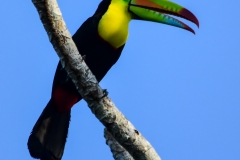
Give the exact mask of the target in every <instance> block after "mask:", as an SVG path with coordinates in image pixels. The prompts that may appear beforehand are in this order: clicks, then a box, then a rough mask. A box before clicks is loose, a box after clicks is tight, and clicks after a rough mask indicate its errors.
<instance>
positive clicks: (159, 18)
mask: <svg viewBox="0 0 240 160" xmlns="http://www.w3.org/2000/svg"><path fill="white" fill-rule="evenodd" d="M128 10H129V12H131V13H133V19H141V20H147V21H153V22H158V23H164V24H168V25H171V26H175V27H179V28H183V29H186V30H188V31H190V32H192V33H194V34H195V32H194V30H193V29H192V28H190V27H189V26H188V25H186V24H184V23H183V22H181V21H179V20H177V19H176V18H173V17H170V16H169V15H174V16H178V17H181V18H184V19H187V20H189V21H191V22H193V23H195V24H196V25H197V26H198V27H199V22H198V19H197V18H196V16H195V15H194V14H192V12H190V11H189V10H187V9H186V8H184V7H182V6H180V5H178V4H176V3H173V2H171V1H168V0H130V1H129V6H128Z"/></svg>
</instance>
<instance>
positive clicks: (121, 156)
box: [104, 128, 134, 160]
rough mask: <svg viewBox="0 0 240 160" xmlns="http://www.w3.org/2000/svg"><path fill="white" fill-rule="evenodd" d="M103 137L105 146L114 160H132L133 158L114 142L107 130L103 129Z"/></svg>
mask: <svg viewBox="0 0 240 160" xmlns="http://www.w3.org/2000/svg"><path fill="white" fill-rule="evenodd" d="M104 137H105V139H106V144H107V145H108V146H109V148H110V149H111V152H112V154H113V158H114V159H115V160H134V159H133V157H132V156H131V155H130V154H129V153H128V151H126V150H125V148H123V147H122V146H121V145H120V144H119V143H118V142H117V141H116V140H115V138H113V136H112V135H111V133H110V132H108V131H107V129H106V128H105V129H104Z"/></svg>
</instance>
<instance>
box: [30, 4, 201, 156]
mask: <svg viewBox="0 0 240 160" xmlns="http://www.w3.org/2000/svg"><path fill="white" fill-rule="evenodd" d="M170 15H173V16H177V17H182V18H184V19H187V20H189V21H191V22H193V23H195V24H196V25H197V26H199V22H198V20H197V18H196V17H195V16H194V15H193V14H192V13H191V12H190V11H189V10H187V9H185V8H183V7H181V6H180V5H178V4H176V3H173V2H171V1H169V0H102V2H101V3H100V4H99V6H98V8H97V10H96V12H95V13H94V14H93V16H92V17H90V18H88V19H87V20H86V21H85V22H84V23H83V24H82V26H81V27H80V28H79V29H78V30H77V32H76V33H75V34H74V35H73V37H72V38H73V40H74V42H75V44H76V46H77V48H78V50H79V52H80V53H81V54H82V55H84V56H85V62H86V64H87V65H88V67H89V68H90V70H91V71H92V73H93V74H94V75H95V77H96V78H97V80H98V81H101V80H102V78H103V77H104V76H105V75H106V73H107V72H108V70H109V69H110V68H111V67H112V66H113V65H114V64H115V63H116V62H117V60H118V58H119V57H120V55H121V52H122V50H123V48H124V45H125V43H126V40H127V38H128V25H129V22H130V21H131V20H134V19H135V20H146V21H153V22H158V23H164V24H168V25H171V26H175V27H179V28H183V29H185V30H188V31H190V32H193V33H194V31H193V30H192V29H191V28H190V27H188V26H187V25H186V24H184V23H182V22H181V21H179V20H177V19H176V18H173V17H171V16H170ZM81 99H82V97H81V96H80V95H79V93H78V92H77V90H76V89H75V86H74V84H73V83H72V81H71V79H70V78H69V77H68V74H67V73H66V71H65V70H64V69H63V68H62V65H61V63H59V64H58V66H57V70H56V73H55V77H54V81H53V87H52V95H51V99H50V100H49V102H48V104H47V106H46V107H45V109H44V110H43V112H42V114H41V115H40V117H39V119H38V120H37V122H36V124H35V126H34V127H33V130H32V133H31V135H30V136H29V139H28V149H29V152H30V154H31V156H32V157H34V158H40V159H42V160H50V159H51V160H55V159H58V160H59V159H61V157H62V155H63V151H64V146H65V142H66V138H67V133H68V127H69V121H70V111H71V108H72V107H73V105H74V104H75V103H77V102H78V101H80V100H81Z"/></svg>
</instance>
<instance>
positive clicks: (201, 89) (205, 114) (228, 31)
mask: <svg viewBox="0 0 240 160" xmlns="http://www.w3.org/2000/svg"><path fill="white" fill-rule="evenodd" d="M175 2H177V3H179V4H181V5H183V6H185V7H186V8H188V9H189V10H191V11H192V12H193V13H194V14H195V15H196V16H197V17H198V19H199V21H200V29H197V27H195V26H194V25H193V24H191V23H188V24H190V26H192V27H193V28H194V29H195V30H196V35H193V34H191V33H190V32H187V31H184V30H181V29H178V28H174V27H170V26H166V25H161V24H157V23H150V22H141V21H132V22H131V25H130V34H129V39H128V42H127V44H126V47H125V49H124V51H123V54H122V56H121V58H120V60H119V62H118V63H117V64H116V65H115V66H114V67H113V68H112V69H111V71H110V72H109V73H108V75H107V76H106V77H105V79H104V80H103V81H102V82H101V86H102V87H103V88H106V89H108V91H109V96H110V97H111V99H112V100H113V101H114V103H115V104H116V105H117V107H118V108H119V109H120V110H121V111H122V112H123V113H124V115H125V116H126V117H127V118H128V119H129V120H130V121H131V122H132V123H133V124H134V125H135V127H136V128H137V129H138V130H139V131H140V132H141V133H142V134H143V135H144V136H145V137H146V138H147V139H148V140H149V141H150V142H151V144H152V145H153V146H154V147H155V149H156V150H157V152H158V153H159V155H160V156H161V157H162V159H164V160H176V159H178V160H202V159H204V160H226V159H227V160H239V159H240V150H239V149H240V40H239V38H240V31H239V29H240V21H239V7H238V6H239V5H240V2H238V1H232V0H230V1H227V2H221V1H216V0H215V1H214V0H209V1H192V0H175ZM98 3H99V0H91V1H79V0H72V1H59V5H60V8H61V10H62V13H63V16H64V19H65V21H66V23H67V26H68V28H69V30H70V32H71V33H72V34H74V33H75V31H76V30H77V29H78V27H79V26H80V25H81V24H82V22H83V21H84V20H85V19H86V18H88V17H89V16H91V15H92V14H93V12H94V11H95V9H96V7H97V5H98ZM0 6H1V11H0V13H1V14H0V20H1V23H0V33H1V39H0V45H1V54H0V68H1V76H0V106H1V115H0V128H1V132H0V159H1V160H15V159H23V160H31V157H30V156H29V153H28V150H27V139H28V136H29V134H30V132H31V129H32V127H33V125H34V124H35V122H36V120H37V118H38V117H39V115H40V113H41V112H42V110H43V108H44V107H45V105H46V103H47V102H48V100H49V98H50V93H51V85H52V79H53V76H54V72H55V68H56V65H57V62H58V57H57V55H56V53H55V52H54V50H53V48H52V46H51V44H50V43H49V40H48V37H47V34H46V33H45V30H44V29H43V26H42V24H41V22H40V20H39V16H38V14H37V12H36V9H35V7H34V6H33V4H32V2H31V1H30V0H28V1H3V0H2V1H0ZM79 159H87V160H96V159H100V160H111V159H112V155H111V153H110V151H109V148H108V146H106V145H105V140H104V138H103V126H102V125H101V124H100V122H98V120H97V119H96V118H95V117H94V115H93V114H92V113H91V112H90V110H89V109H88V107H87V105H86V103H85V102H80V103H78V104H77V105H76V106H75V107H74V108H73V110H72V119H71V125H70V130H69V136H68V139H67V144H66V148H65V153H64V156H63V160H79Z"/></svg>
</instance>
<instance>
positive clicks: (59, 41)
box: [32, 0, 160, 160]
mask: <svg viewBox="0 0 240 160" xmlns="http://www.w3.org/2000/svg"><path fill="white" fill-rule="evenodd" d="M32 2H33V4H34V5H35V7H36V9H37V11H38V13H39V15H40V19H41V21H42V23H43V26H44V28H45V30H46V32H47V34H48V37H49V40H50V42H51V43H52V45H53V47H54V49H55V51H56V52H57V54H58V56H59V58H60V60H61V63H62V65H63V67H64V68H65V70H66V71H67V72H68V74H69V76H70V77H71V78H72V80H73V82H74V84H75V85H76V88H77V89H78V91H79V93H80V94H81V95H82V97H83V98H84V100H85V101H86V102H87V104H88V106H89V108H90V109H91V111H92V113H93V114H94V115H95V116H96V117H97V118H98V120H99V121H100V122H101V123H102V124H103V125H104V126H105V127H106V128H107V130H108V131H109V132H110V133H111V134H112V135H113V137H114V138H115V139H116V140H117V141H118V142H119V144H121V145H122V146H123V147H124V148H125V149H126V150H127V151H128V152H129V153H130V154H131V155H132V157H133V158H134V159H136V160H160V157H159V156H158V154H157V153H156V151H155V150H154V148H153V147H152V146H151V144H150V143H149V142H148V141H147V140H146V139H145V138H144V137H143V136H142V135H141V134H140V132H138V131H137V130H136V129H135V128H134V126H133V125H132V124H131V123H130V122H129V121H128V120H127V119H126V118H125V117H124V116H123V114H122V113H121V112H120V111H119V110H118V109H117V108H116V107H115V105H114V104H113V102H112V101H111V100H110V99H109V98H108V97H106V96H105V95H104V91H103V90H102V89H101V87H100V86H99V84H98V82H97V80H96V78H95V77H94V75H93V74H92V73H91V71H90V70H89V68H88V67H87V65H86V64H85V62H84V60H83V59H82V57H81V55H80V54H79V52H78V50H77V48H76V46H75V44H74V42H73V40H72V38H71V35H70V33H69V31H68V29H67V27H66V24H65V22H64V20H63V18H62V14H61V11H60V9H59V7H58V4H57V2H56V0H32Z"/></svg>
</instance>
